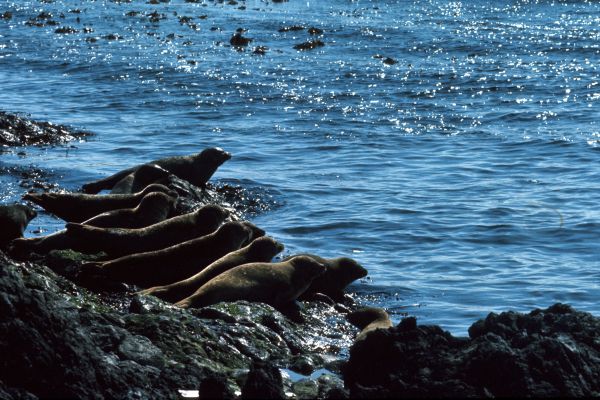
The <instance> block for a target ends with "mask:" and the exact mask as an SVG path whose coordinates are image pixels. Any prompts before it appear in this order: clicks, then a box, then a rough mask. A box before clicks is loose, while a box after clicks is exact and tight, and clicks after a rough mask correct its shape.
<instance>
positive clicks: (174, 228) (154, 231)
mask: <svg viewBox="0 0 600 400" xmlns="http://www.w3.org/2000/svg"><path fill="white" fill-rule="evenodd" d="M228 215H229V212H228V211H227V210H225V209H224V208H221V207H219V206H217V205H213V204H210V205H207V206H204V207H202V208H200V209H198V210H196V211H194V212H191V213H188V214H184V215H179V216H177V217H173V218H169V219H167V220H165V221H162V222H159V223H157V224H154V225H150V226H147V227H145V228H139V229H118V228H96V227H93V226H89V225H81V224H74V223H68V224H67V233H68V234H69V236H71V237H73V238H74V239H76V240H77V241H78V242H80V243H82V245H84V246H86V247H87V248H88V251H90V252H94V253H97V252H100V251H104V252H106V253H107V254H108V255H109V256H111V257H120V256H124V255H129V254H135V253H144V252H147V251H154V250H160V249H164V248H166V247H169V246H173V245H176V244H178V243H183V242H186V241H188V240H191V239H195V238H199V237H201V236H204V235H208V234H209V233H212V232H214V231H215V230H216V229H217V228H218V227H219V225H221V223H222V222H223V221H224V220H225V218H227V216H228Z"/></svg>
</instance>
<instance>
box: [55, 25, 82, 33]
mask: <svg viewBox="0 0 600 400" xmlns="http://www.w3.org/2000/svg"><path fill="white" fill-rule="evenodd" d="M78 32H79V31H78V30H77V29H75V28H71V27H70V26H63V27H61V28H56V30H55V31H54V33H60V34H63V35H68V34H71V33H78Z"/></svg>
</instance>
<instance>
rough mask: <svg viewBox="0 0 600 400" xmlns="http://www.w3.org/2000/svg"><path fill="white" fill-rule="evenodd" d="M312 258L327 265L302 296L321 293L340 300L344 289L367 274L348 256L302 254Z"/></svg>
mask: <svg viewBox="0 0 600 400" xmlns="http://www.w3.org/2000/svg"><path fill="white" fill-rule="evenodd" d="M303 255H306V256H309V257H312V258H314V259H315V260H317V261H318V262H320V263H321V264H323V265H325V266H326V267H327V271H326V272H325V273H324V274H323V275H321V276H320V277H319V278H318V279H315V280H314V282H313V283H312V284H311V285H310V288H308V290H306V292H305V293H304V295H303V298H306V297H308V296H310V295H313V294H315V293H323V294H325V295H327V296H329V297H331V298H332V299H333V300H335V301H338V302H339V301H342V300H343V298H344V289H345V288H346V287H347V286H348V285H349V284H351V283H352V282H354V281H355V280H357V279H360V278H363V277H365V276H367V274H368V271H367V270H366V269H365V268H364V267H362V266H361V265H360V264H359V263H358V262H356V261H355V260H353V259H351V258H348V257H339V258H323V257H319V256H316V255H314V254H303Z"/></svg>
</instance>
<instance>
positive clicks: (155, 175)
mask: <svg viewBox="0 0 600 400" xmlns="http://www.w3.org/2000/svg"><path fill="white" fill-rule="evenodd" d="M169 175H171V173H170V172H169V171H167V170H166V169H164V168H162V167H160V166H159V165H156V164H144V165H142V166H140V167H139V168H138V169H137V170H135V171H134V172H132V173H131V174H129V175H127V176H126V177H125V178H123V179H121V180H120V181H119V182H117V183H116V184H115V186H113V187H112V190H111V191H110V192H111V193H113V194H127V193H135V192H137V191H139V190H141V189H142V188H145V187H146V186H148V185H151V184H153V183H160V184H163V185H164V184H166V183H168V179H169Z"/></svg>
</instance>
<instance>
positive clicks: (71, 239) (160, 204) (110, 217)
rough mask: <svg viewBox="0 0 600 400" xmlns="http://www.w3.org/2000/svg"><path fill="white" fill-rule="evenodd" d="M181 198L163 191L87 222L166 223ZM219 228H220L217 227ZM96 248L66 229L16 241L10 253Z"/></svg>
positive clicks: (111, 224)
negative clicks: (136, 203) (130, 206)
mask: <svg viewBox="0 0 600 400" xmlns="http://www.w3.org/2000/svg"><path fill="white" fill-rule="evenodd" d="M176 201H177V199H175V198H174V197H171V196H168V195H166V194H164V193H161V192H152V193H148V194H147V195H146V196H145V197H144V198H143V199H142V201H141V202H140V204H139V205H138V206H137V207H135V208H125V209H121V210H114V211H108V212H105V213H103V214H100V215H97V216H95V217H93V218H90V219H88V220H87V221H84V222H83V224H86V225H90V226H95V227H111V228H144V227H146V226H149V225H152V224H155V223H158V222H161V221H164V220H165V219H166V218H167V217H168V216H169V215H170V214H171V213H172V212H173V211H174V209H175V202H176ZM215 229H216V227H215ZM94 248H95V247H94V245H90V244H87V243H86V242H85V241H83V240H80V239H79V238H77V237H75V236H73V235H69V234H68V233H67V230H66V229H63V230H60V231H58V232H55V233H52V234H50V235H46V236H41V237H36V238H29V239H23V238H21V239H16V240H14V241H13V242H12V243H11V247H10V253H11V254H13V255H15V256H18V257H22V256H24V255H26V254H27V253H32V252H33V253H38V254H45V253H48V252H49V251H51V250H63V249H73V250H77V251H81V252H93V250H94Z"/></svg>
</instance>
